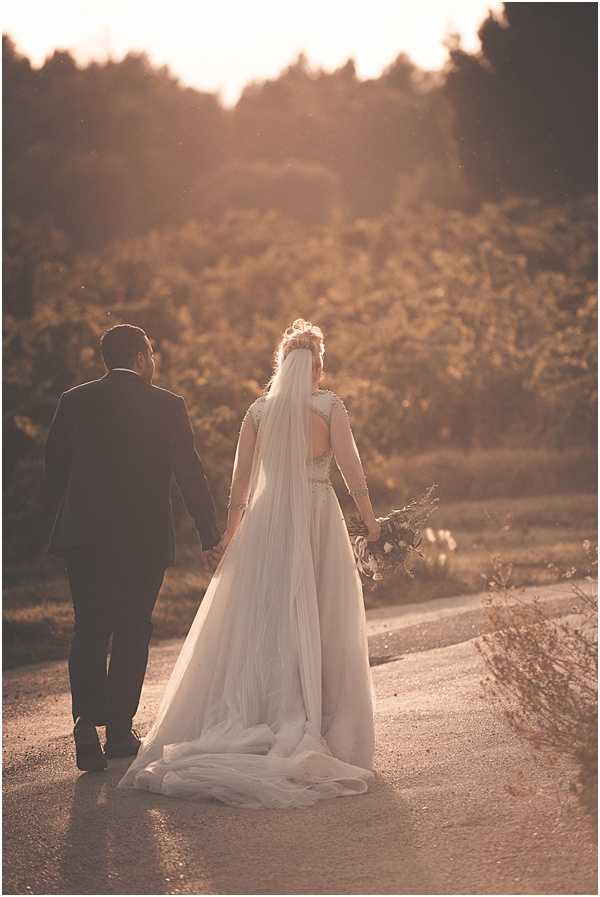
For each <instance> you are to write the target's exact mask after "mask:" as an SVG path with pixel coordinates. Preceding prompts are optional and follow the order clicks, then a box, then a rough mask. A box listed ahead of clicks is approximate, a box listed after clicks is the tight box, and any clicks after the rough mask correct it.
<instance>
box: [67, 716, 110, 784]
mask: <svg viewBox="0 0 600 897" xmlns="http://www.w3.org/2000/svg"><path fill="white" fill-rule="evenodd" d="M73 738H74V739H75V762H76V763H77V768H78V769H81V770H83V771H84V772H100V771H101V770H103V769H106V767H107V766H108V763H107V762H106V757H105V756H104V754H103V753H102V748H101V747H100V739H99V738H98V733H97V732H96V727H95V726H94V725H93V724H92V723H88V722H86V721H85V720H83V719H81V717H79V718H78V719H77V722H76V723H75V726H74V728H73Z"/></svg>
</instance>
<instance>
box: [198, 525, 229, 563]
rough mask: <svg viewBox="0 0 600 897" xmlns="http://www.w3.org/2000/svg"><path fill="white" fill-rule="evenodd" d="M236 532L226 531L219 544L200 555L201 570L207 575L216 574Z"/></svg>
mask: <svg viewBox="0 0 600 897" xmlns="http://www.w3.org/2000/svg"><path fill="white" fill-rule="evenodd" d="M233 533H234V530H230V529H226V530H225V532H224V533H223V535H222V536H221V538H220V540H219V542H218V543H217V544H216V545H214V546H213V547H212V548H208V549H207V550H206V551H203V552H202V553H201V555H200V569H201V570H204V571H205V572H206V573H214V571H215V569H216V567H217V565H218V563H219V561H220V560H221V558H222V556H223V554H224V552H225V549H226V548H227V546H228V545H229V543H230V542H231V539H232V537H233Z"/></svg>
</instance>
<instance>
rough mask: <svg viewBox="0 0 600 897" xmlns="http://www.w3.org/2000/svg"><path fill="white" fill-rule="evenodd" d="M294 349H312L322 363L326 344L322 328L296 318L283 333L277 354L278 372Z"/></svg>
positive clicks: (276, 365) (276, 369)
mask: <svg viewBox="0 0 600 897" xmlns="http://www.w3.org/2000/svg"><path fill="white" fill-rule="evenodd" d="M293 349H310V350H311V352H312V353H313V355H314V357H315V359H317V360H318V361H320V362H322V361H323V355H324V354H325V344H324V342H323V331H322V330H321V328H320V327H318V326H317V325H316V324H313V323H311V321H305V320H304V318H296V320H295V321H294V323H293V324H290V326H289V327H287V328H286V329H285V330H284V331H283V336H282V338H281V341H280V343H279V345H278V347H277V350H276V352H275V371H276V372H277V371H278V370H279V368H280V367H281V365H282V364H283V362H284V360H285V359H286V358H287V356H288V355H289V354H290V352H291V351H292V350H293Z"/></svg>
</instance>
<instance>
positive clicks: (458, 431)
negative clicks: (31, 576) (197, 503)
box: [4, 198, 596, 557]
mask: <svg viewBox="0 0 600 897" xmlns="http://www.w3.org/2000/svg"><path fill="white" fill-rule="evenodd" d="M594 225H595V220H594V202H593V201H592V199H588V198H583V199H581V200H578V201H574V202H572V203H569V204H567V205H564V206H562V207H546V206H543V205H541V204H539V203H538V202H537V201H535V200H529V201H526V200H523V201H519V202H517V201H515V200H511V201H507V202H505V203H503V204H501V205H492V204H489V205H485V206H484V207H483V208H482V210H481V211H480V212H479V213H477V214H472V215H468V214H465V213H460V212H452V213H451V214H449V213H444V212H442V211H441V210H439V209H437V208H436V207H433V206H427V207H425V208H424V209H422V210H412V211H411V210H407V209H400V210H396V211H393V212H391V213H390V214H389V215H387V216H385V217H384V218H381V219H370V220H369V219H363V220H359V221H356V222H354V223H353V224H349V225H340V224H333V223H328V224H326V225H321V226H317V225H310V224H302V223H301V222H299V221H297V220H294V219H291V218H289V217H286V216H285V215H283V214H282V213H280V212H276V211H270V212H265V213H262V214H259V213H256V212H254V211H251V210H246V211H239V212H236V213H228V214H226V215H224V216H223V217H221V218H219V219H218V220H215V221H213V222H205V223H198V222H196V223H193V222H190V223H188V224H187V225H184V226H183V227H181V228H176V229H170V230H165V231H153V232H151V233H149V234H148V235H147V236H145V237H139V238H136V239H134V240H130V241H127V242H123V243H121V244H120V245H118V246H115V247H112V248H109V249H107V250H106V251H105V252H103V253H101V254H82V253H80V252H77V251H75V250H74V249H73V248H72V247H70V245H69V243H68V241H67V240H66V238H64V236H63V235H61V234H60V232H53V236H52V239H51V240H49V241H47V242H46V243H45V244H44V243H43V241H42V239H41V235H42V233H43V230H36V229H35V228H33V227H32V226H28V225H25V224H24V223H23V222H22V221H20V220H19V219H16V218H15V217H14V216H12V217H11V216H9V217H8V218H7V221H6V228H7V236H6V239H5V271H6V272H7V277H6V281H5V308H6V313H5V319H4V358H5V382H4V400H5V414H4V435H5V444H4V449H5V472H6V474H7V479H6V481H7V482H8V489H7V491H6V493H5V511H6V512H7V518H6V522H7V526H6V527H5V530H6V533H7V535H6V538H7V546H6V547H7V548H8V554H9V557H12V556H13V553H14V552H19V553H20V554H21V556H23V557H26V556H28V553H30V552H31V551H32V550H33V546H34V545H40V544H41V530H42V529H43V527H42V528H40V525H39V524H38V523H37V522H36V521H37V515H38V514H39V508H38V506H37V494H38V486H39V478H40V470H41V468H40V459H41V452H42V448H43V442H44V438H45V432H46V428H47V426H48V423H49V421H50V418H51V415H52V411H53V409H54V406H55V403H56V400H57V397H58V395H59V394H60V392H61V391H62V390H64V389H66V388H68V387H70V386H72V385H74V384H76V383H79V382H82V381H84V380H86V379H92V378H94V377H96V376H100V375H101V374H102V373H103V369H102V366H101V363H100V359H99V354H98V336H99V335H100V333H101V332H102V330H103V329H105V328H106V327H107V326H109V325H111V324H113V323H116V322H118V321H130V322H132V323H136V324H139V325H141V326H142V327H144V328H145V329H146V330H147V331H148V332H149V334H150V335H151V337H152V338H153V339H154V341H155V344H156V350H157V353H158V359H159V370H158V376H157V382H158V383H159V385H165V386H167V387H168V388H171V389H174V390H175V391H176V392H179V393H181V394H183V395H184V396H185V398H186V400H187V403H188V405H189V407H190V411H191V413H192V417H193V420H194V424H195V429H196V433H197V437H198V445H199V448H200V451H201V454H202V456H203V458H204V460H205V462H206V467H207V472H208V475H209V478H210V482H211V484H212V485H213V488H214V491H215V495H216V498H217V503H218V505H219V507H220V509H221V510H222V509H223V507H224V503H225V499H226V495H227V487H228V481H229V477H230V474H231V465H232V461H233V452H234V447H235V440H236V438H237V432H238V428H239V424H240V421H241V418H242V416H243V413H244V410H245V408H246V407H247V405H248V404H249V403H250V402H251V401H252V400H253V399H254V398H255V397H256V396H257V395H258V394H259V393H260V392H261V390H262V388H263V386H264V385H265V383H266V381H267V379H268V377H269V375H270V372H271V359H272V353H273V349H274V347H275V344H276V341H277V339H278V337H279V335H280V333H281V331H282V330H283V328H284V327H285V326H286V325H287V324H288V323H289V321H290V320H293V319H294V318H295V317H298V316H304V317H307V318H312V319H314V320H316V321H317V322H318V323H319V324H320V325H321V326H322V327H323V328H324V331H325V336H326V356H325V367H326V376H325V380H324V384H323V385H325V386H329V387H330V388H333V389H334V390H336V391H338V392H339V393H340V394H341V395H342V396H343V397H344V399H345V400H346V401H347V404H348V407H349V408H350V410H351V413H352V419H353V426H354V429H355V432H356V434H357V439H358V441H359V445H360V448H361V451H362V453H363V455H364V458H365V462H366V465H367V468H368V469H369V468H370V470H372V471H374V476H375V475H376V473H377V471H378V470H379V469H380V468H381V469H382V470H383V469H384V468H385V465H386V463H387V462H386V460H385V459H386V458H387V457H389V456H391V455H398V453H401V454H404V455H410V454H412V453H414V452H415V451H417V450H418V451H419V452H420V453H423V452H427V451H428V450H438V449H441V448H447V449H448V450H452V449H454V450H456V449H462V450H465V449H466V450H470V451H471V450H479V449H492V448H493V449H495V450H498V449H501V448H504V449H506V450H508V449H510V448H514V447H516V446H519V447H520V448H527V447H529V448H531V449H533V448H537V449H540V448H543V447H546V448H553V447H554V448H556V447H563V448H566V447H568V446H573V447H576V446H579V447H590V449H591V447H593V445H595V433H596V431H595V425H596V420H595V397H596V385H595V360H596V359H595V350H596V332H595V320H596V318H595V315H596V304H595V289H596V286H595V282H594V281H593V279H592V276H593V267H594V264H593V260H594V253H595V234H594ZM584 363H585V366H584ZM575 421H576V422H577V424H578V425H577V427H575V426H574V422H575ZM515 475H516V474H515ZM428 476H429V474H428ZM444 478H445V479H447V477H444V476H443V471H441V470H439V471H436V472H435V473H434V479H435V480H436V481H438V482H443V480H444ZM429 482H431V480H429ZM414 485H416V484H413V488H414ZM424 485H428V483H424ZM590 487H591V484H590ZM442 498H443V499H444V498H445V496H442Z"/></svg>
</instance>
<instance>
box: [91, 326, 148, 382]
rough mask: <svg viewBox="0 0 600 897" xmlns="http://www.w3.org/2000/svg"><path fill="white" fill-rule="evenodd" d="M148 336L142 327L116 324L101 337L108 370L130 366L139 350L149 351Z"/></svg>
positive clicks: (103, 355) (101, 348) (103, 357)
mask: <svg viewBox="0 0 600 897" xmlns="http://www.w3.org/2000/svg"><path fill="white" fill-rule="evenodd" d="M146 340H147V336H146V333H145V331H144V330H142V328H141V327H135V326H134V325H133V324H116V325H115V326H114V327H111V328H110V330H106V331H105V332H104V333H103V334H102V336H101V337H100V350H101V352H102V359H103V361H104V364H105V365H106V367H107V368H108V370H109V371H110V370H112V368H125V367H129V365H131V364H132V363H133V361H134V360H135V356H136V355H137V354H138V352H143V353H144V354H146V352H147V351H148V343H147V342H146Z"/></svg>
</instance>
